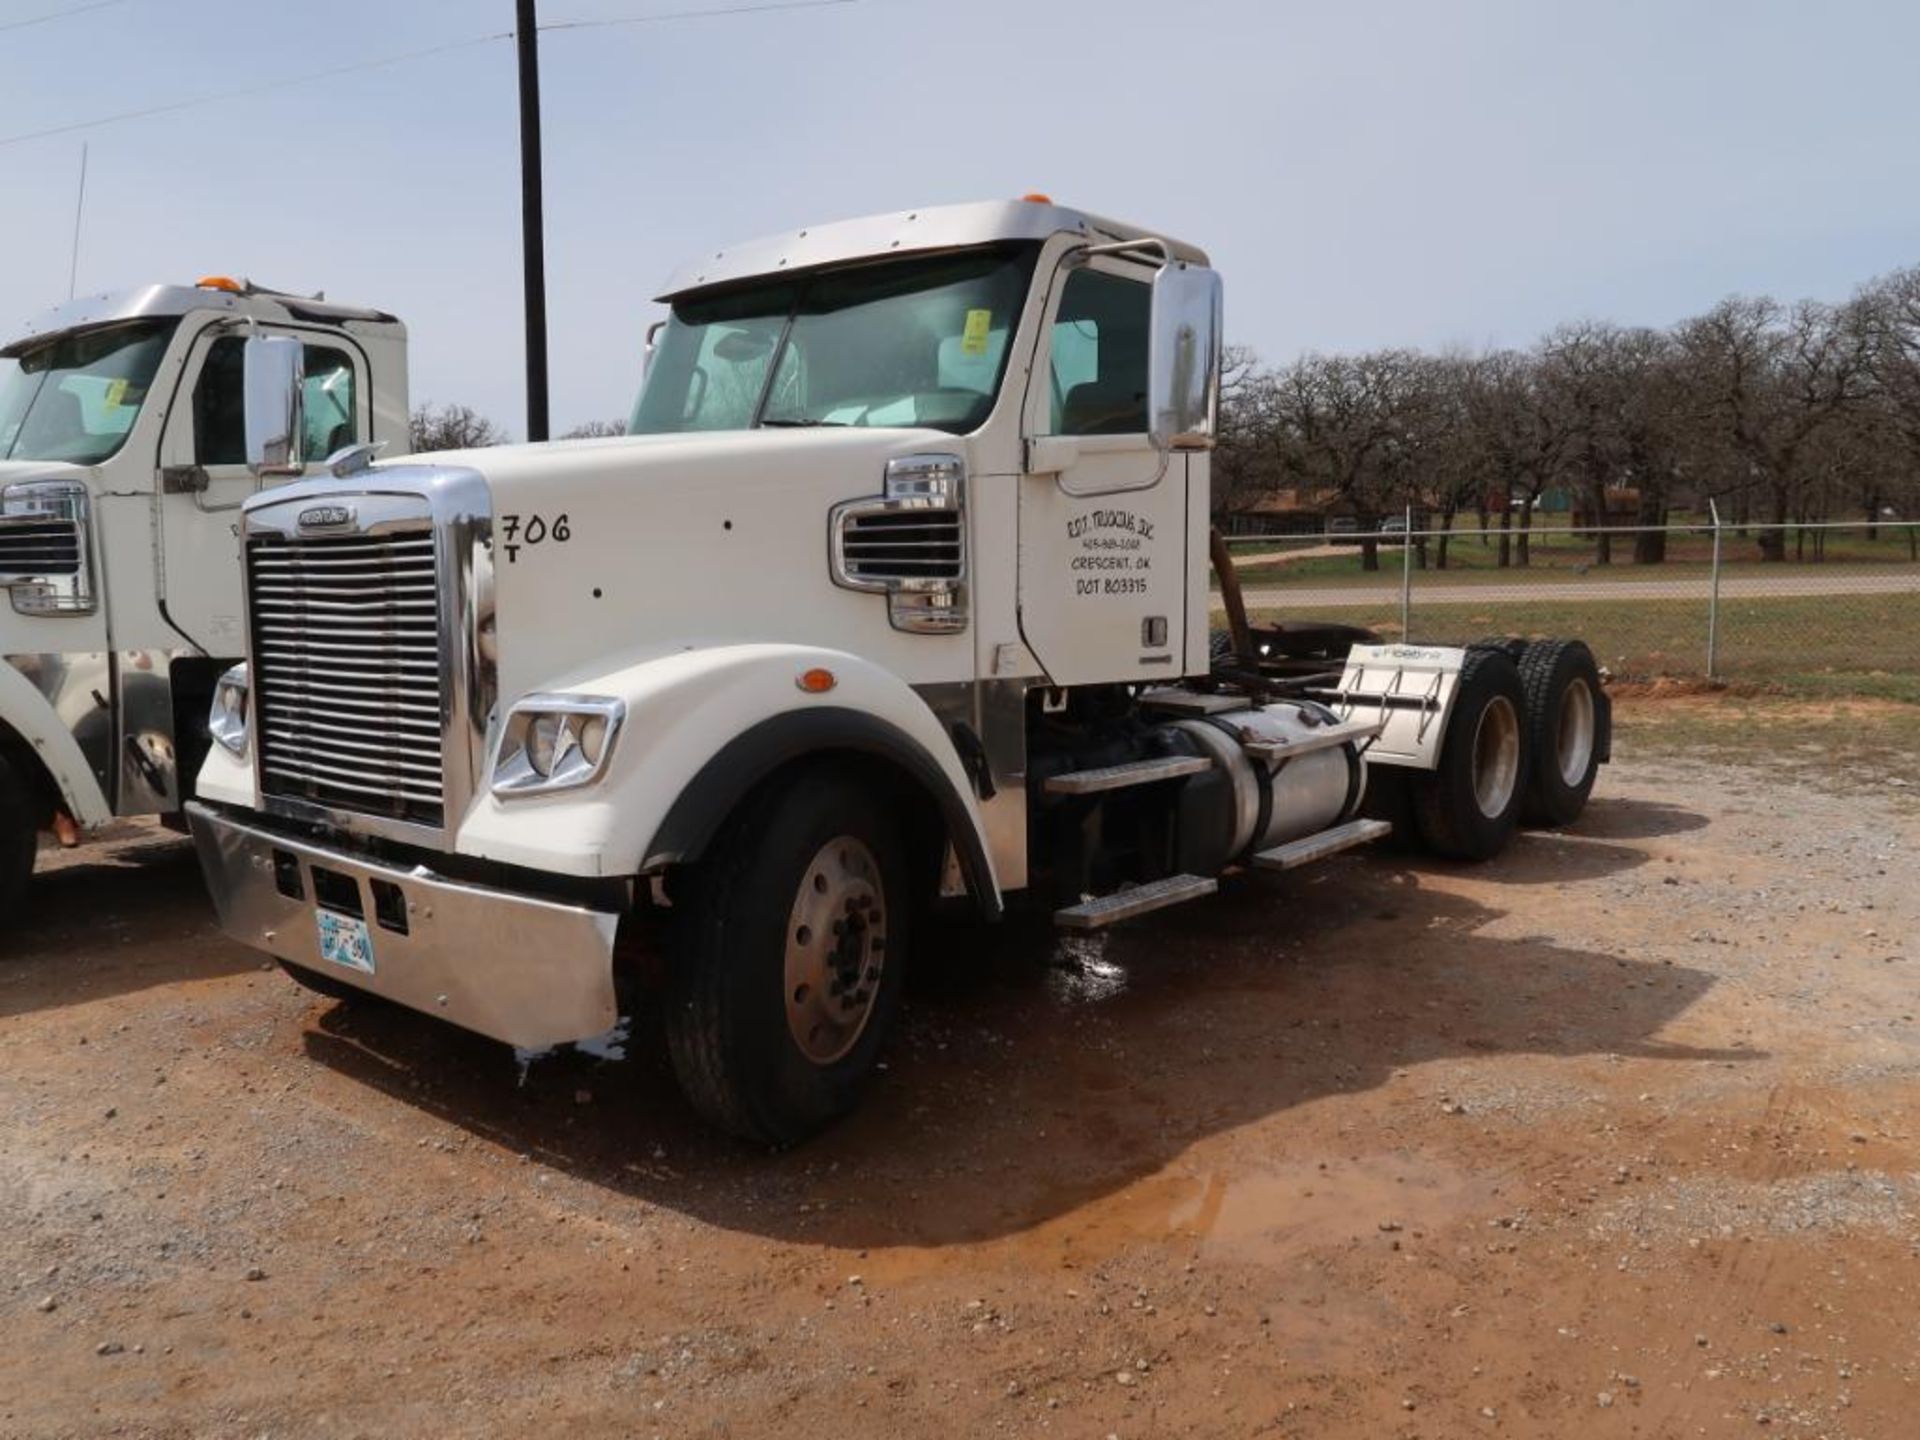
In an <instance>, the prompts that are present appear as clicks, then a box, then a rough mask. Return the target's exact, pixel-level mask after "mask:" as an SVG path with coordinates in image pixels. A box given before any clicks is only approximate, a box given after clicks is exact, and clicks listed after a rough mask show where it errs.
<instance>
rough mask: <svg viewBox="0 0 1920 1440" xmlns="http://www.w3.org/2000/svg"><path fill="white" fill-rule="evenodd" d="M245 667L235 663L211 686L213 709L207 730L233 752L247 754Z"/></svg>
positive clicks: (246, 686)
mask: <svg viewBox="0 0 1920 1440" xmlns="http://www.w3.org/2000/svg"><path fill="white" fill-rule="evenodd" d="M247 690H248V684H247V667H246V666H245V665H236V666H234V667H233V668H232V669H231V670H229V671H227V673H226V674H224V675H222V676H221V677H220V683H219V684H217V685H215V686H214V687H213V709H212V710H211V711H210V712H209V713H208V715H207V729H208V730H210V731H212V732H213V738H214V739H216V740H218V741H219V742H220V743H221V744H222V745H224V746H226V747H227V749H229V750H231V751H232V752H233V753H234V754H236V755H242V756H244V755H245V754H246V753H247Z"/></svg>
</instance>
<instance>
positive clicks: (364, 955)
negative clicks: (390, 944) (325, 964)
mask: <svg viewBox="0 0 1920 1440" xmlns="http://www.w3.org/2000/svg"><path fill="white" fill-rule="evenodd" d="M313 918H314V919H315V920H316V921H317V922H318V923H319V926H320V958H321V959H322V960H330V961H332V962H333V963H334V964H335V965H344V966H346V967H347V969H349V970H358V971H359V972H360V973H361V974H362V975H371V974H373V936H372V935H370V934H368V933H367V922H366V921H364V920H356V919H354V918H353V917H352V916H351V915H336V914H334V913H333V912H332V911H331V910H319V911H316V912H314V917H313Z"/></svg>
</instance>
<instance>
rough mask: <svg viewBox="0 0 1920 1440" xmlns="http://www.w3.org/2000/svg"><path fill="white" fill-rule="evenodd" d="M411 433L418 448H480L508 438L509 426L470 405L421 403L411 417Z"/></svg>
mask: <svg viewBox="0 0 1920 1440" xmlns="http://www.w3.org/2000/svg"><path fill="white" fill-rule="evenodd" d="M407 436H408V440H409V443H410V444H411V445H412V446H413V449H414V450H415V451H416V452H419V451H426V450H478V449H481V448H483V447H485V446H488V445H504V444H505V443H506V442H507V432H506V431H505V430H503V429H501V428H500V427H499V426H498V425H496V424H494V423H493V421H491V420H489V419H487V418H486V416H484V415H482V414H480V413H479V412H478V411H476V410H474V409H473V408H472V407H471V406H468V405H434V404H432V403H428V404H425V405H422V406H420V407H419V408H418V409H416V410H415V411H414V412H413V414H412V415H411V416H409V417H408V421H407Z"/></svg>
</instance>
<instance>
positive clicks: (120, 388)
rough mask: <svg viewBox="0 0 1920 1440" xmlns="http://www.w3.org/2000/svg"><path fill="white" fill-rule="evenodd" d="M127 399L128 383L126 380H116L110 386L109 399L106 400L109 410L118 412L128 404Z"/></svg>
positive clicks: (108, 387)
mask: <svg viewBox="0 0 1920 1440" xmlns="http://www.w3.org/2000/svg"><path fill="white" fill-rule="evenodd" d="M126 399H127V382H126V381H125V380H124V379H122V380H114V381H112V382H110V383H109V384H108V386H107V399H106V405H107V409H109V410H118V409H119V408H120V407H121V406H122V405H123V404H125V403H126Z"/></svg>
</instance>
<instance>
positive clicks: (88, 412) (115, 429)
mask: <svg viewBox="0 0 1920 1440" xmlns="http://www.w3.org/2000/svg"><path fill="white" fill-rule="evenodd" d="M178 323H179V322H178V321H177V320H173V319H168V320H141V321H136V322H134V323H132V324H129V325H115V326H112V327H110V328H108V329H105V330H87V331H83V332H81V333H80V334H77V335H62V336H59V337H57V338H55V339H53V340H50V341H48V342H47V343H46V344H44V345H41V346H38V347H36V348H35V349H32V350H28V351H27V352H26V353H25V354H22V355H12V356H7V357H4V358H0V460H66V461H70V462H72V463H73V464H75V465H98V464H99V463H100V462H101V461H102V460H105V459H106V458H107V457H108V456H110V455H112V454H113V452H114V451H116V450H118V449H119V448H120V442H121V441H123V440H125V439H126V438H127V432H128V431H129V430H131V429H132V428H133V422H134V420H135V419H137V418H138V417H139V414H140V406H141V404H142V402H144V401H145V400H146V398H147V387H148V386H149V385H150V384H152V383H153V374H154V371H156V370H157V369H159V368H160V357H161V356H162V355H163V354H164V353H166V348H167V340H168V337H169V336H171V335H172V333H173V327H174V326H175V325H176V324H178Z"/></svg>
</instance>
